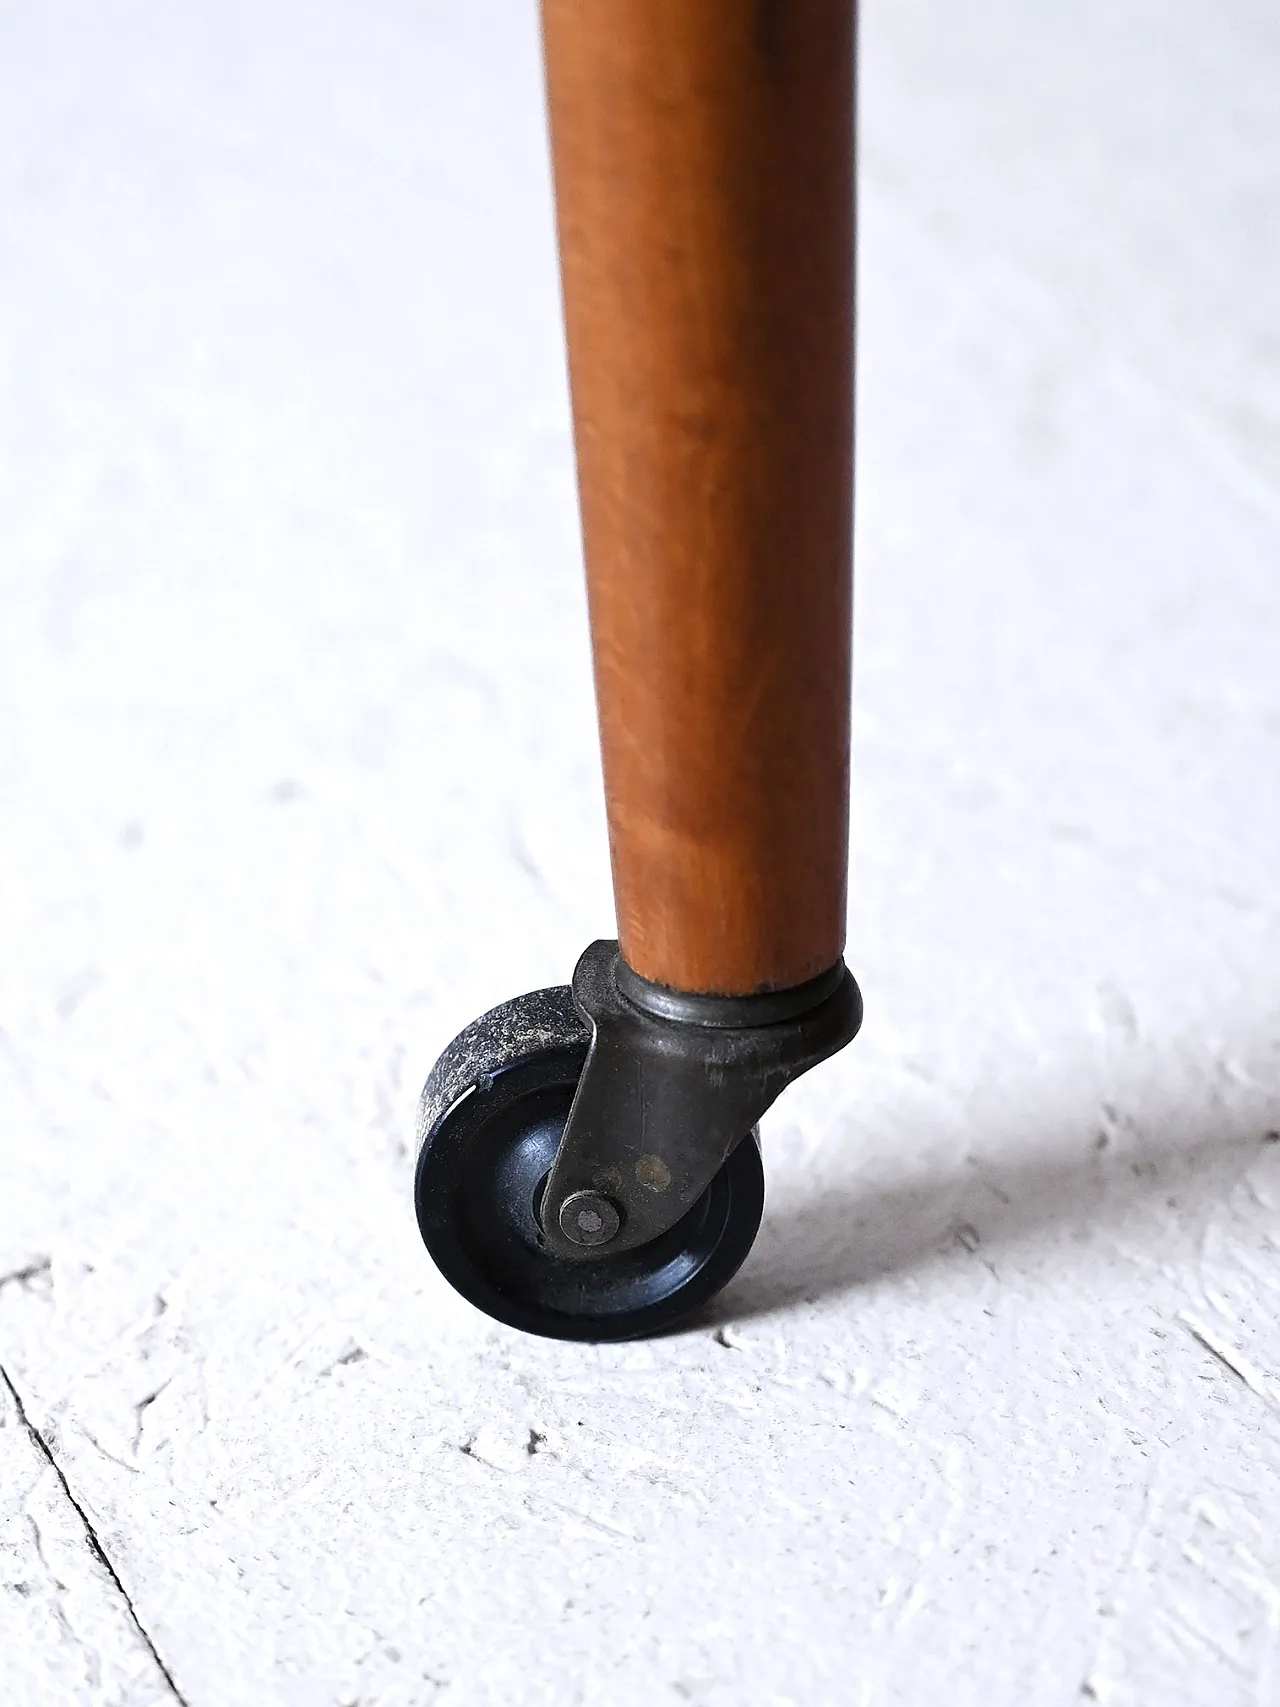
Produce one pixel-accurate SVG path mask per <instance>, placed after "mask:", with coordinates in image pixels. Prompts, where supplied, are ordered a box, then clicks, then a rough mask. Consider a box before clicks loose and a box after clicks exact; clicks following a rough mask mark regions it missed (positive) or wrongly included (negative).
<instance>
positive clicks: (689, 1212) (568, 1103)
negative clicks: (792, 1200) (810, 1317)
mask: <svg viewBox="0 0 1280 1707" xmlns="http://www.w3.org/2000/svg"><path fill="white" fill-rule="evenodd" d="M861 1018H862V1004H861V1000H860V998H859V995H858V988H857V985H856V984H855V983H854V981H853V978H852V977H851V976H850V974H849V972H848V971H847V970H846V968H845V966H844V964H843V962H840V963H838V964H837V965H836V966H834V967H832V968H831V970H830V972H828V973H827V974H825V975H824V976H823V977H821V978H815V979H813V980H812V981H810V982H809V983H807V984H804V985H801V986H799V987H798V988H797V989H794V990H788V991H782V992H774V993H771V994H768V995H763V996H747V997H716V996H688V995H682V994H679V993H677V992H675V991H672V990H668V989H665V988H663V987H662V986H660V985H652V984H648V983H647V982H646V981H645V980H644V979H641V978H638V977H637V976H636V974H635V973H633V972H631V971H630V969H629V968H628V967H627V965H626V964H625V962H624V961H623V960H622V959H621V958H620V956H619V954H618V948H617V944H616V943H613V942H596V943H592V944H591V946H590V947H589V948H588V949H587V950H586V952H585V953H584V954H583V956H582V958H581V959H580V960H579V962H578V965H577V969H576V970H575V972H574V977H573V983H572V985H571V986H564V987H560V988H556V989H550V990H535V991H533V992H532V993H531V994H529V995H526V996H517V997H516V998H515V1000H514V1001H510V1002H504V1003H503V1004H502V1006H501V1007H497V1008H494V1009H492V1010H491V1011H490V1012H489V1013H487V1014H484V1015H482V1016H481V1018H479V1019H478V1020H475V1021H473V1023H472V1024H471V1025H469V1026H467V1028H466V1029H465V1031H463V1032H461V1033H460V1034H459V1036H457V1037H456V1038H455V1039H454V1040H453V1042H452V1043H451V1044H450V1045H449V1047H448V1048H447V1049H446V1050H445V1052H444V1054H443V1055H442V1056H441V1057H440V1059H439V1060H438V1061H437V1062H436V1065H435V1067H434V1068H433V1069H432V1072H431V1076H430V1078H429V1079H428V1080H427V1084H426V1088H425V1089H424V1091H423V1093H422V1103H421V1109H420V1115H419V1129H418V1137H419V1150H418V1166H417V1176H416V1199H417V1211H418V1224H419V1226H420V1227H421V1229H422V1236H423V1239H424V1240H425V1241H426V1245H427V1249H428V1250H429V1251H430V1252H431V1255H432V1256H433V1257H434V1259H435V1261H436V1264H437V1266H438V1267H439V1268H440V1270H441V1272H442V1273H443V1274H444V1275H445V1277H446V1279H448V1280H449V1281H450V1282H451V1283H452V1284H453V1285H454V1286H455V1287H456V1288H457V1290H458V1291H459V1292H461V1293H462V1294H463V1296H464V1297H466V1298H469V1299H470V1300H471V1302H472V1303H473V1304H476V1305H478V1306H479V1308H480V1309H482V1310H484V1311H486V1312H487V1313H488V1314H489V1315H490V1316H494V1317H496V1318H497V1319H498V1320H499V1321H502V1322H506V1323H508V1324H509V1325H510V1326H512V1327H515V1328H522V1329H524V1330H525V1331H526V1332H527V1333H534V1334H544V1335H548V1336H550V1337H552V1338H556V1339H576V1340H621V1339H631V1338H635V1337H637V1336H639V1335H644V1334H651V1333H656V1332H658V1331H659V1330H661V1329H662V1328H665V1327H667V1326H668V1325H670V1324H671V1323H673V1322H675V1321H677V1320H678V1319H679V1318H680V1317H681V1316H684V1315H686V1314H687V1313H688V1312H689V1311H691V1310H693V1309H695V1308H696V1307H697V1306H698V1305H700V1304H702V1303H704V1302H706V1300H708V1299H709V1298H711V1297H713V1296H714V1294H715V1293H716V1292H718V1291H719V1290H720V1288H721V1287H722V1286H723V1285H724V1284H725V1282H726V1281H727V1280H729V1278H730V1277H731V1276H732V1275H733V1274H734V1273H735V1272H736V1271H737V1269H738V1267H739V1266H740V1264H741V1263H742V1261H743V1260H744V1258H745V1257H746V1255H747V1252H748V1251H749V1250H750V1249H751V1246H752V1243H753V1241H754V1240H755V1236H756V1231H757V1229H758V1227H759V1225H760V1216H761V1212H762V1210H763V1208H764V1170H763V1167H762V1165H761V1160H760V1145H759V1132H758V1127H757V1122H758V1121H759V1119H760V1116H761V1115H762V1114H763V1113H764V1111H765V1110H766V1109H767V1108H768V1107H769V1105H770V1104H771V1103H772V1102H773V1101H774V1099H775V1098H776V1097H777V1096H778V1095H779V1093H780V1092H781V1091H782V1090H783V1089H784V1088H785V1087H786V1086H787V1085H788V1084H789V1083H790V1082H791V1080H792V1079H794V1078H796V1077H797V1076H798V1075H799V1074H800V1073H803V1072H805V1071H806V1070H807V1069H808V1068H809V1067H812V1066H814V1065H816V1063H817V1062H819V1061H821V1060H824V1059H825V1058H826V1057H827V1056H828V1055H832V1054H834V1053H835V1051H836V1050H837V1049H840V1048H842V1047H843V1046H844V1045H845V1044H846V1043H848V1042H849V1041H850V1039H851V1038H852V1037H853V1036H854V1035H855V1033H856V1032H857V1029H858V1025H859V1022H860V1021H861Z"/></svg>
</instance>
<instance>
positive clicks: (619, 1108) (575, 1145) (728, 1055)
mask: <svg viewBox="0 0 1280 1707" xmlns="http://www.w3.org/2000/svg"><path fill="white" fill-rule="evenodd" d="M572 990H573V1000H574V1004H575V1006H576V1007H577V1009H578V1011H579V1012H580V1013H581V1015H582V1016H583V1018H584V1019H585V1020H586V1022H587V1023H588V1025H589V1026H590V1027H591V1033H592V1037H591V1046H590V1049H589V1052H588V1054H587V1061H586V1066H585V1067H584V1069H583V1073H582V1077H581V1079H580V1080H579V1082H578V1089H577V1093H576V1095H575V1097H574V1100H573V1107H572V1110H571V1111H570V1114H569V1121H568V1124H567V1126H566V1127H565V1130H564V1136H563V1137H562V1139H561V1141H560V1146H559V1149H558V1150H557V1152H556V1159H555V1163H554V1165H553V1167H552V1169H551V1172H550V1174H549V1175H548V1176H547V1182H546V1187H545V1190H544V1192H543V1197H542V1203H541V1207H540V1210H539V1220H540V1222H541V1226H542V1231H543V1235H544V1237H545V1238H546V1240H547V1242H548V1243H549V1244H550V1245H551V1246H552V1248H553V1249H554V1250H556V1251H557V1252H558V1253H560V1254H562V1255H565V1256H575V1257H592V1256H594V1257H599V1256H601V1255H603V1254H605V1252H606V1251H607V1253H608V1254H609V1255H610V1256H612V1255H613V1254H614V1253H616V1252H621V1251H626V1250H632V1249H634V1248H635V1247H637V1246H639V1245H644V1244H647V1243H648V1242H649V1241H650V1240H652V1239H656V1238H657V1237H658V1236H659V1235H660V1234H662V1233H665V1232H666V1231H667V1230H668V1228H670V1227H673V1226H674V1225H675V1224H676V1222H677V1221H679V1220H680V1219H681V1217H682V1216H684V1215H685V1214H687V1212H688V1211H689V1210H690V1209H691V1208H692V1207H693V1205H694V1204H695V1203H696V1202H697V1201H698V1199H699V1198H700V1197H701V1196H702V1193H703V1192H704V1191H705V1190H706V1189H707V1187H708V1186H709V1185H710V1183H711V1181H712V1180H713V1179H714V1178H715V1176H716V1174H717V1173H718V1171H719V1170H720V1168H721V1167H722V1166H723V1165H724V1163H725V1161H726V1160H727V1158H728V1157H729V1155H730V1154H731V1153H732V1151H733V1150H734V1149H735V1147H736V1146H737V1145H738V1144H739V1143H740V1142H741V1141H742V1140H743V1139H744V1138H746V1137H747V1136H748V1135H749V1134H750V1132H751V1131H752V1129H753V1128H754V1126H755V1124H756V1122H757V1121H758V1120H759V1119H760V1117H761V1115H762V1114H764V1112H765V1110H766V1109H767V1108H769V1106H770V1104H772V1103H773V1102H774V1101H775V1100H776V1098H777V1097H778V1096H779V1095H780V1093H781V1092H782V1091H783V1090H785V1089H786V1087H787V1085H789V1084H790V1083H791V1081H792V1080H793V1079H795V1078H798V1077H799V1075H800V1074H801V1073H804V1072H807V1071H808V1069H809V1068H810V1067H813V1066H816V1065H817V1063H818V1062H819V1061H823V1060H825V1059H826V1058H827V1057H828V1056H829V1055H834V1054H835V1053H836V1051H837V1050H839V1049H842V1048H843V1047H844V1046H845V1044H846V1043H848V1042H850V1041H851V1039H852V1038H853V1037H854V1036H855V1035H856V1034H857V1031H858V1027H859V1025H860V1024H861V1023H862V997H861V995H860V994H859V991H858V986H857V984H856V983H855V982H854V980H853V976H852V974H851V973H850V972H849V971H848V969H847V967H846V966H845V965H844V962H843V961H840V962H837V964H836V965H835V966H833V967H832V968H831V969H830V970H829V971H828V972H826V973H824V974H823V975H822V977H820V978H815V979H814V980H812V982H811V983H809V984H806V985H803V986H801V987H799V988H798V989H796V990H783V991H777V992H770V993H768V994H765V995H760V996H746V997H720V996H693V995H685V994H683V993H681V992H679V991H674V990H667V989H664V988H663V987H662V986H660V985H655V984H649V983H647V982H646V980H644V979H642V978H639V977H638V976H637V975H636V974H635V973H634V972H632V971H631V969H630V968H629V967H628V966H627V965H626V963H625V962H624V961H623V960H622V958H621V956H620V954H619V952H618V945H617V943H616V942H608V941H601V942H593V943H592V944H591V945H590V947H589V948H587V949H586V951H585V952H584V953H583V955H582V957H581V959H580V960H579V961H578V964H577V966H576V967H575V969H574V974H573V985H572ZM584 1193H585V1194H587V1196H580V1195H579V1194H584ZM570 1199H572V1200H573V1203H569V1200H570ZM601 1199H603V1200H605V1201H604V1203H600V1201H599V1200H601ZM589 1200H594V1207H591V1206H590V1202H589ZM578 1203H581V1204H583V1205H588V1208H587V1211H586V1213H587V1216H588V1221H586V1222H584V1223H583V1226H584V1227H586V1226H587V1225H588V1224H590V1225H591V1227H592V1228H593V1230H594V1232H595V1236H593V1237H592V1238H590V1239H584V1238H583V1237H581V1236H580V1237H579V1239H577V1240H574V1239H570V1238H569V1237H567V1236H566V1234H565V1232H564V1231H563V1230H562V1227H563V1226H564V1225H565V1224H566V1223H565V1220H564V1217H567V1216H571V1215H572V1214H573V1213H574V1204H578ZM567 1204H568V1208H566V1205H567ZM610 1205H611V1206H612V1208H613V1209H615V1210H616V1211H617V1217H618V1226H617V1230H616V1231H613V1232H611V1233H610V1235H609V1237H608V1242H607V1244H605V1245H603V1246H602V1244H601V1242H600V1240H599V1237H598V1229H597V1218H598V1217H599V1216H602V1215H603V1216H604V1217H605V1218H606V1221H607V1224H608V1225H609V1226H610V1227H612V1220H611V1218H610V1210H609V1208H608V1206H610Z"/></svg>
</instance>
